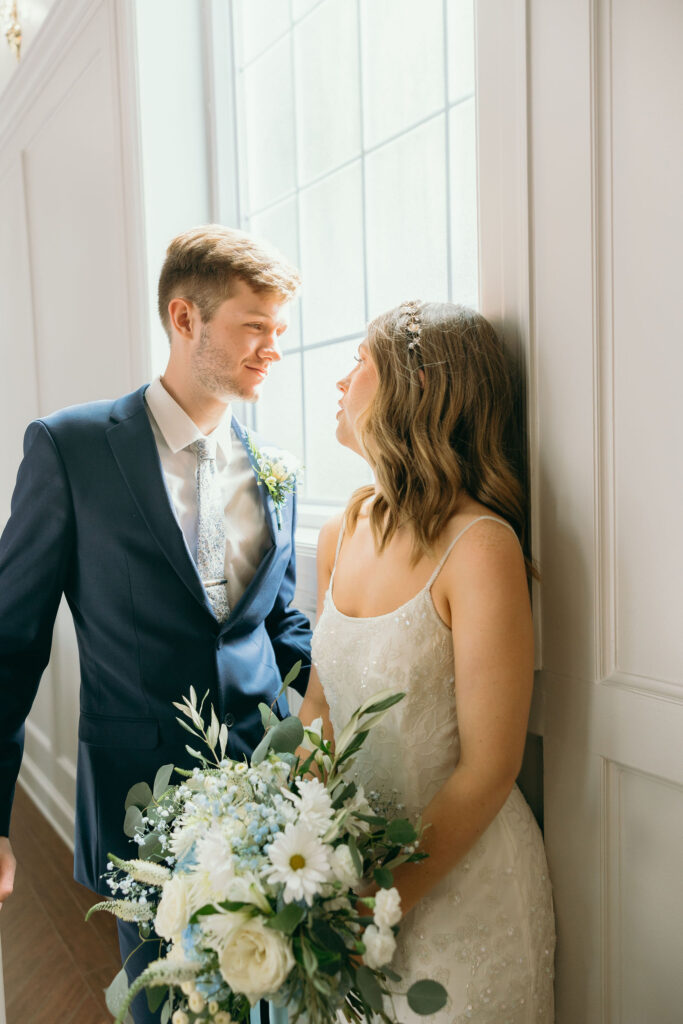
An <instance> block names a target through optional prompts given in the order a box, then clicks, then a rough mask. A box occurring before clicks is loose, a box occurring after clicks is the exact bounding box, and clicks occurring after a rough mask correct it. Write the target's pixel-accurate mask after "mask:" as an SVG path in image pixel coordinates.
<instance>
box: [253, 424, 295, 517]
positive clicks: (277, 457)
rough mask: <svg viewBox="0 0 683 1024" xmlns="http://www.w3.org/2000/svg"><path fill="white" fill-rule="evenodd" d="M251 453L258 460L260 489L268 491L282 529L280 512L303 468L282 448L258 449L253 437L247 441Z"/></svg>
mask: <svg viewBox="0 0 683 1024" xmlns="http://www.w3.org/2000/svg"><path fill="white" fill-rule="evenodd" d="M247 444H248V445H249V451H250V452H251V454H252V455H253V456H254V459H255V460H256V465H257V467H258V470H257V474H256V475H257V478H258V485H259V487H260V486H261V484H263V485H264V487H266V488H267V489H268V493H269V494H270V496H271V498H272V499H273V505H274V506H275V516H276V518H277V528H278V530H281V529H282V516H281V515H280V510H281V509H282V507H283V506H284V504H285V502H286V501H287V495H288V494H291V493H292V491H293V490H294V488H295V486H296V483H297V480H299V479H300V478H301V474H302V470H303V466H302V465H301V463H300V462H299V460H298V459H297V458H296V456H294V455H292V454H291V452H286V451H283V449H281V448H270V447H264V448H257V447H256V445H255V444H254V442H253V440H252V438H251V435H249V437H248V439H247Z"/></svg>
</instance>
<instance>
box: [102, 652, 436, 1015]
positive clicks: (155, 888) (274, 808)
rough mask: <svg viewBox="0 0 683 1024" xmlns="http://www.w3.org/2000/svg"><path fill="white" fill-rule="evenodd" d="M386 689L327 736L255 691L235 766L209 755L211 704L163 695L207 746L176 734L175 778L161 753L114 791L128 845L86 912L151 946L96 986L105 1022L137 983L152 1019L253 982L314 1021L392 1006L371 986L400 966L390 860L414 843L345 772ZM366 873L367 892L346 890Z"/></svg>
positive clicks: (432, 991) (226, 1008)
mask: <svg viewBox="0 0 683 1024" xmlns="http://www.w3.org/2000/svg"><path fill="white" fill-rule="evenodd" d="M295 671H296V669H295V670H293V672H295ZM292 677H293V674H292V673H290V677H288V679H287V680H285V685H288V683H290V682H291V681H292ZM402 697H403V694H396V693H392V692H391V691H384V692H383V693H380V694H377V695H376V696H374V697H373V698H371V699H370V700H369V701H367V702H366V703H365V704H363V705H361V706H360V707H359V708H358V709H357V710H356V711H355V713H354V714H353V715H352V717H351V719H350V721H349V723H348V724H347V726H346V727H345V728H344V729H343V730H342V731H341V732H340V734H339V736H338V737H337V740H336V745H335V748H334V750H333V749H332V746H331V744H330V743H329V742H328V741H327V740H325V739H324V738H323V736H322V727H321V722H320V720H318V721H317V722H314V723H312V724H311V725H309V726H306V727H304V726H303V725H302V723H301V722H300V721H299V719H298V718H295V717H291V718H286V719H284V720H283V721H280V720H279V719H278V718H277V717H276V716H275V715H274V714H273V712H272V711H271V710H270V709H269V708H268V707H267V706H266V705H261V714H262V718H263V724H264V727H265V735H264V737H263V740H262V741H261V743H260V744H259V746H258V747H257V748H256V750H255V751H254V754H253V756H252V760H251V764H250V765H249V764H247V763H246V762H237V761H233V760H231V759H230V758H226V757H225V749H226V745H227V729H226V727H225V726H224V725H223V726H219V723H218V719H217V717H216V714H215V712H214V711H213V709H211V714H210V722H209V724H208V725H207V724H206V723H205V722H204V719H203V717H202V708H203V704H204V701H202V702H201V704H200V705H199V707H198V706H197V697H196V694H195V691H194V689H191V690H190V697H189V699H188V698H185V699H184V701H183V703H182V704H175V705H174V706H175V707H177V708H178V709H179V710H180V711H182V713H183V715H184V716H185V718H184V719H181V718H179V719H178V721H179V722H180V724H181V725H182V726H183V727H184V728H186V729H187V730H188V731H189V732H191V733H192V734H193V735H194V736H195V738H200V739H201V740H202V741H203V743H204V745H205V747H206V748H207V750H208V752H209V753H208V755H207V754H203V753H201V752H200V751H199V750H197V749H196V748H195V747H190V746H188V747H187V749H188V751H189V752H190V753H191V754H192V755H193V756H194V757H196V758H197V760H198V761H199V765H198V766H197V767H195V768H194V770H193V771H191V772H187V771H184V770H181V769H178V768H176V769H175V771H176V772H177V773H178V774H179V775H180V776H181V777H182V781H181V782H180V783H178V784H177V785H171V782H170V780H171V774H172V772H173V770H174V769H173V766H171V765H165V766H164V767H163V768H160V770H159V772H158V773H157V776H156V779H155V782H154V786H153V788H152V789H150V787H149V786H148V785H147V784H146V783H139V784H138V785H136V786H134V787H133V788H132V789H131V790H130V792H129V794H128V798H127V801H126V805H127V809H126V817H125V823H124V829H125V831H126V833H127V834H128V835H129V836H130V837H131V838H132V839H134V840H136V841H137V843H138V844H139V857H138V858H136V859H133V860H120V859H118V858H116V857H113V856H110V861H109V864H108V872H107V876H106V877H107V880H108V884H109V886H110V888H111V890H112V893H113V895H114V897H115V898H114V899H111V900H107V901H105V902H103V903H99V904H97V905H96V906H95V907H93V908H91V910H90V912H89V914H88V916H90V914H91V913H93V912H94V911H95V910H106V911H109V912H110V913H114V914H116V915H117V916H118V917H119V918H121V919H122V920H126V921H135V922H138V925H139V930H140V936H141V939H142V940H146V941H155V942H157V944H158V947H159V957H158V959H156V960H155V961H153V962H152V963H151V964H150V965H149V967H147V969H146V970H145V971H143V973H142V974H140V975H139V977H138V978H137V979H136V980H135V981H134V982H133V984H132V985H131V986H130V987H129V986H128V980H127V977H126V974H125V971H124V970H123V969H122V970H121V971H120V972H119V974H118V975H117V976H116V978H115V979H114V981H113V982H112V984H111V985H110V987H109V989H108V990H107V994H106V995H107V1005H108V1007H109V1009H110V1010H111V1011H112V1013H113V1014H114V1015H115V1016H116V1021H117V1022H118V1024H120V1022H122V1021H124V1020H125V1018H126V1014H127V1011H128V1007H129V1006H130V1003H131V1001H132V1000H133V998H134V997H135V996H136V995H137V993H138V992H140V991H141V990H142V989H145V990H147V999H148V1003H149V1006H150V1009H151V1010H156V1009H158V1008H159V1007H160V1006H161V1005H162V1003H163V1004H164V1005H163V1007H162V1010H161V1020H162V1024H167V1022H169V1021H170V1022H171V1024H195V1022H196V1024H200V1022H208V1021H213V1022H215V1024H233V1022H234V1024H238V1022H239V1024H242V1022H247V1021H248V1019H249V1011H250V1007H251V1006H253V1005H254V1004H255V1003H256V1002H257V1001H258V1000H259V999H261V998H264V997H267V998H268V999H270V1000H271V1001H273V1002H274V1003H276V1004H277V1005H281V1006H287V1007H288V1010H289V1016H290V1019H291V1020H292V1021H296V1020H297V1019H298V1018H299V1017H300V1016H301V1014H304V1013H305V1015H306V1016H307V1018H308V1019H309V1020H310V1021H311V1022H314V1024H323V1022H328V1021H330V1022H331V1021H333V1020H334V1019H335V1016H336V1014H337V1012H338V1011H341V1012H343V1013H344V1015H345V1016H346V1018H347V1019H348V1020H349V1021H354V1022H359V1021H361V1020H363V1019H369V1018H370V1017H371V1016H372V1014H373V1013H378V1014H380V1015H381V1016H382V1017H383V1018H384V1020H386V1021H388V1022H390V1021H391V1020H392V1016H390V1015H389V1014H388V1013H387V1012H386V1010H385V997H386V998H387V999H388V1000H389V1001H390V999H391V988H390V983H393V984H396V983H398V982H400V977H399V976H398V975H397V974H396V973H394V972H393V971H392V970H390V968H389V967H388V966H387V965H388V963H389V961H390V960H391V958H392V955H393V953H394V950H395V946H396V934H397V932H398V922H399V920H400V917H401V910H400V898H399V895H398V892H397V891H396V889H395V888H393V877H392V868H394V867H396V866H397V865H398V864H401V863H403V862H406V861H417V860H420V859H421V858H422V857H424V856H425V855H424V854H422V853H420V852H419V851H418V849H417V844H418V840H419V834H418V831H417V830H416V829H415V828H414V827H413V825H412V824H411V823H410V822H409V821H408V820H407V819H405V818H403V819H402V818H393V819H390V818H389V817H388V816H387V815H386V813H384V814H382V813H378V809H377V808H375V807H373V806H372V805H371V804H370V802H369V801H368V799H367V798H366V796H365V794H364V792H363V789H362V787H360V786H357V785H356V784H355V782H353V781H349V780H347V778H345V774H346V772H347V771H348V768H349V766H350V765H351V763H352V761H353V757H354V754H356V753H357V751H358V750H359V749H360V747H361V746H362V744H363V742H364V741H365V739H366V737H367V735H368V733H369V731H370V729H372V728H373V727H374V726H376V725H377V724H378V723H379V722H380V721H381V719H382V718H383V717H384V715H385V714H386V713H387V711H388V710H389V709H390V708H391V707H392V706H393V705H394V704H396V703H397V702H398V701H400V700H401V699H402ZM301 747H303V748H304V749H305V751H306V755H307V756H306V757H305V759H303V760H302V759H301V758H299V757H297V754H296V753H295V752H296V751H297V750H300V748H301ZM369 880H374V882H375V883H376V884H377V885H378V886H379V889H378V891H377V893H376V895H375V896H374V897H366V896H362V895H359V890H360V891H362V886H363V884H364V881H365V882H367V881H369ZM407 997H408V1002H409V1004H410V1006H411V1008H412V1009H413V1010H415V1011H416V1012H418V1013H424V1014H428V1013H432V1012H435V1011H436V1010H438V1009H440V1008H441V1007H442V1006H443V1005H444V1003H445V1001H446V993H445V991H444V989H443V988H442V986H440V985H438V984H437V983H436V982H433V981H429V980H425V981H420V982H417V983H416V984H415V985H413V986H411V988H410V989H409V991H408V993H407ZM393 1016H394V1017H395V1014H394V1015H393Z"/></svg>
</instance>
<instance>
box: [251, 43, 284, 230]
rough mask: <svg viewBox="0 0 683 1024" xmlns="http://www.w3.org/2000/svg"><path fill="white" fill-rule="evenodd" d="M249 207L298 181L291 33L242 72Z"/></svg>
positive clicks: (255, 207)
mask: <svg viewBox="0 0 683 1024" xmlns="http://www.w3.org/2000/svg"><path fill="white" fill-rule="evenodd" d="M242 87H243V93H244V111H245V117H244V128H245V132H246V147H247V169H248V170H247V175H246V187H247V191H248V196H247V208H248V209H249V210H258V209H259V208H260V207H262V206H266V205H267V204H268V203H271V202H273V201H274V200H276V199H279V198H280V197H281V196H283V195H285V194H286V193H287V192H290V191H291V190H292V189H293V188H294V186H295V185H296V162H295V145H294V97H293V95H292V54H291V43H290V39H289V36H287V37H286V38H285V39H283V40H282V42H280V43H278V44H277V45H276V46H274V47H273V49H272V50H269V51H268V53H266V54H265V56H263V57H261V58H260V59H259V60H256V61H254V63H253V64H250V65H249V67H248V68H247V69H246V70H245V71H244V74H243V76H242Z"/></svg>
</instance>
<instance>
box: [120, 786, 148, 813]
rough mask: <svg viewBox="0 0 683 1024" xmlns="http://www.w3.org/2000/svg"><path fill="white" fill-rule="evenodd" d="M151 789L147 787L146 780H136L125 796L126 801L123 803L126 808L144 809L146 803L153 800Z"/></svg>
mask: <svg viewBox="0 0 683 1024" xmlns="http://www.w3.org/2000/svg"><path fill="white" fill-rule="evenodd" d="M153 799H154V798H153V796H152V790H151V789H150V788H149V786H148V785H147V783H146V782H136V784H135V785H134V786H131V787H130V789H129V790H128V795H127V796H126V802H125V804H124V806H125V808H126V810H128V808H129V807H139V808H140V809H141V810H144V808H145V807H147V805H148V804H151V802H152V800H153Z"/></svg>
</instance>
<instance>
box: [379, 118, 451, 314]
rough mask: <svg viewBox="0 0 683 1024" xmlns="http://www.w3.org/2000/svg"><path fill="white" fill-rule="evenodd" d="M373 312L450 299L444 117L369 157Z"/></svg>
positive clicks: (404, 136)
mask: <svg viewBox="0 0 683 1024" xmlns="http://www.w3.org/2000/svg"><path fill="white" fill-rule="evenodd" d="M366 179H367V218H368V220H367V232H368V283H369V306H370V308H369V316H370V317H371V318H372V317H373V316H376V315H377V313H381V312H383V311H384V310H386V309H389V308H391V307H392V306H395V305H397V303H399V302H403V301H405V300H407V299H416V298H419V299H423V300H428V299H436V300H443V299H446V298H447V297H448V270H447V228H446V215H445V214H446V160H445V132H444V117H443V115H442V116H441V117H437V118H434V120H433V121H429V122H428V123H427V124H425V125H422V127H420V128H416V129H414V130H413V131H411V132H409V133H408V134H407V135H403V136H401V138H400V139H397V140H396V141H395V142H391V143H389V144H388V145H386V146H382V148H381V149H378V150H377V151H376V152H374V153H371V154H370V155H369V156H368V159H367V175H366Z"/></svg>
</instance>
